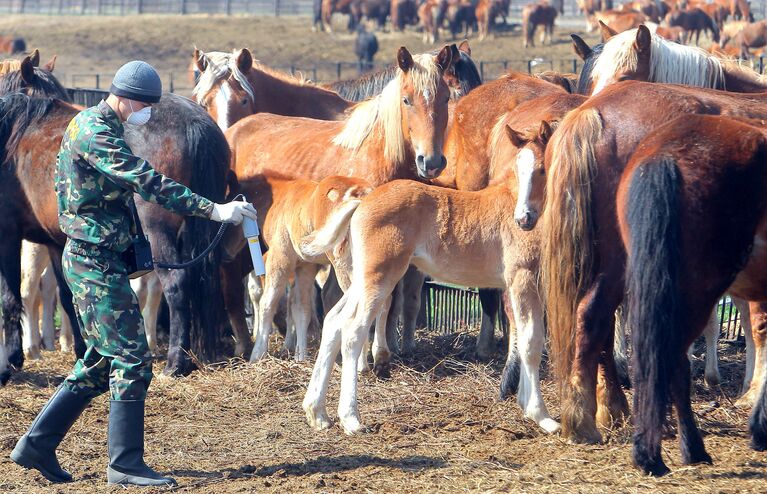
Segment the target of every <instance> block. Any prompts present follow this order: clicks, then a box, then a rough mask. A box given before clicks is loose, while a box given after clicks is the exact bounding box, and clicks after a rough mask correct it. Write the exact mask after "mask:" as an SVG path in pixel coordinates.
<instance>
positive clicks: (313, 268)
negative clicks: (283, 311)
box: [290, 264, 319, 362]
mask: <svg viewBox="0 0 767 494" xmlns="http://www.w3.org/2000/svg"><path fill="white" fill-rule="evenodd" d="M318 269H319V266H317V265H316V264H302V265H300V266H298V268H297V269H296V277H295V283H294V287H293V291H292V294H293V297H292V304H291V307H290V312H291V314H293V324H294V325H295V328H296V330H295V332H296V356H295V358H296V361H298V362H303V361H304V360H306V356H307V348H308V337H307V330H308V328H309V322H310V321H311V318H312V312H314V302H313V301H314V277H315V276H317V270H318Z"/></svg>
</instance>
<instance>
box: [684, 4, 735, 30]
mask: <svg viewBox="0 0 767 494" xmlns="http://www.w3.org/2000/svg"><path fill="white" fill-rule="evenodd" d="M690 7H693V5H690ZM694 7H697V8H699V9H700V10H702V11H703V12H705V13H706V14H707V15H708V16H709V17H711V18H712V19H713V20H714V22H715V23H716V27H717V29H718V30H719V31H721V30H722V27H724V21H726V20H727V16H728V15H730V11H729V9H728V8H727V7H724V6H722V5H720V4H717V3H699V4H697V5H694Z"/></svg>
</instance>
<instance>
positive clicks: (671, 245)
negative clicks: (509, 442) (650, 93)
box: [616, 115, 767, 475]
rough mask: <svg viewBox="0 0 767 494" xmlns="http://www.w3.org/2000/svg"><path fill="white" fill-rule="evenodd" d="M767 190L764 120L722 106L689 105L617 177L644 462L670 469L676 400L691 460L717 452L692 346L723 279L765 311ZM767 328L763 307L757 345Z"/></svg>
mask: <svg viewBox="0 0 767 494" xmlns="http://www.w3.org/2000/svg"><path fill="white" fill-rule="evenodd" d="M760 125H761V122H760ZM693 135H694V136H695V138H694V139H690V136H693ZM765 194H767V137H765V134H764V130H763V129H761V128H756V127H752V126H750V125H748V124H746V123H743V122H739V121H736V120H733V119H730V118H726V117H720V116H695V115H688V116H684V117H681V118H678V119H676V120H673V121H671V122H669V123H668V124H666V125H663V126H661V127H659V128H657V129H656V130H655V131H653V132H651V133H650V134H649V135H647V137H645V139H644V140H643V141H642V142H641V143H639V145H638V146H637V148H636V151H635V152H634V153H633V155H632V156H631V158H630V160H629V162H628V164H627V166H626V169H625V170H624V172H623V174H622V176H621V178H620V183H619V185H618V194H617V200H616V202H617V212H618V218H619V221H620V232H621V237H622V238H623V243H624V245H625V246H626V250H627V252H628V257H627V266H626V291H627V293H628V307H629V325H630V327H631V331H632V338H633V349H634V388H635V392H634V406H633V409H634V424H635V427H636V431H635V433H634V441H633V442H634V447H633V460H634V464H635V465H636V466H637V467H638V468H640V469H642V470H643V471H644V472H646V473H650V474H652V475H664V474H665V473H667V472H668V471H669V469H668V467H667V466H666V465H665V463H664V461H663V458H662V455H661V438H662V435H663V425H664V421H665V417H666V413H667V409H668V408H669V407H670V405H671V404H673V405H674V408H675V409H676V415H677V423H678V431H679V432H678V434H679V445H680V449H681V453H682V463H683V464H685V465H689V464H695V463H711V457H710V456H709V454H708V453H707V452H706V449H705V447H704V445H703V438H702V437H701V434H700V431H699V430H698V426H697V424H696V423H695V416H694V413H693V410H692V407H691V404H690V365H689V361H688V360H687V357H686V355H685V350H686V348H687V347H688V346H689V345H690V344H691V343H692V342H693V341H694V340H695V338H696V337H697V336H698V335H699V334H700V333H701V332H702V330H703V328H704V327H705V326H706V324H707V323H708V319H709V316H710V314H711V309H712V307H714V306H715V305H716V303H717V300H718V299H719V297H721V296H722V295H723V294H724V292H725V290H728V291H730V292H731V293H733V294H735V295H737V296H739V297H743V298H746V299H748V300H753V301H755V302H754V303H752V304H751V307H755V308H757V310H760V311H762V312H763V308H762V309H760V306H763V305H764V303H763V302H764V301H765V300H767V276H765V267H767V251H766V250H765V248H764V246H763V241H762V239H763V238H765V236H766V235H767V201H766V200H765ZM733 217H737V221H732V219H733ZM760 302H761V303H760ZM765 328H766V327H765V323H764V319H762V320H760V321H759V324H758V325H755V326H754V328H753V329H754V336H755V340H756V341H755V344H756V346H757V347H763V346H764V345H765V343H767V341H766V340H767V338H766V337H767V331H766V330H765ZM758 365H759V366H760V367H762V368H763V367H765V362H764V361H762V362H759V364H758ZM764 376H765V374H764V373H763V372H762V374H761V375H760V376H759V378H760V380H761V381H764ZM759 385H760V392H759V396H758V398H757V401H756V404H755V406H754V408H753V412H752V414H751V420H750V423H749V428H750V431H751V447H752V448H753V449H755V450H757V451H764V450H767V387H765V386H764V382H760V383H759Z"/></svg>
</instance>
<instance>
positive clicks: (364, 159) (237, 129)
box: [226, 46, 453, 186]
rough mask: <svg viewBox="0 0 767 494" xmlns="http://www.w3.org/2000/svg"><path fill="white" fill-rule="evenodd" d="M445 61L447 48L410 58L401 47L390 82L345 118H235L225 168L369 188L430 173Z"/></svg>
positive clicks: (443, 121)
mask: <svg viewBox="0 0 767 494" xmlns="http://www.w3.org/2000/svg"><path fill="white" fill-rule="evenodd" d="M452 56H453V50H452V48H451V47H450V46H445V47H444V48H443V49H442V50H441V51H440V52H439V53H438V54H437V55H436V56H434V55H429V54H424V55H416V56H415V57H413V56H411V55H410V53H409V52H408V51H407V49H405V48H401V49H400V50H399V52H398V55H397V63H398V72H397V75H396V77H395V78H394V79H393V80H392V81H391V82H389V84H388V85H387V86H386V87H385V88H384V90H383V92H382V93H381V94H380V95H378V96H376V97H374V98H372V99H370V100H367V101H364V102H362V103H358V104H356V105H355V106H354V107H353V108H352V109H350V111H349V112H348V113H347V115H346V120H345V121H340V122H336V121H321V120H312V119H307V118H297V117H284V116H278V115H271V114H264V113H260V114H255V115H251V116H249V117H247V118H245V119H242V120H240V121H239V122H237V123H236V124H235V125H234V126H232V127H231V128H230V129H229V130H227V132H226V135H227V140H228V142H229V143H230V146H231V148H232V169H233V170H234V171H235V174H236V175H237V177H238V179H243V180H246V179H248V178H249V177H253V176H256V175H258V174H263V173H267V174H269V173H272V174H274V173H277V174H281V175H283V176H286V177H287V178H308V179H312V180H319V179H322V178H324V177H326V176H329V175H338V174H344V175H349V176H357V177H365V178H366V179H367V180H369V181H370V182H371V183H372V184H373V185H374V186H375V185H379V184H381V183H384V182H388V181H390V180H393V179H395V178H413V179H416V178H419V177H423V178H432V177H434V176H436V175H437V174H439V172H440V171H441V170H442V169H443V168H444V166H445V158H444V156H443V154H442V144H443V141H444V135H445V128H446V126H447V113H448V112H447V106H448V100H449V96H450V94H449V90H448V88H447V84H446V83H445V81H444V72H445V71H446V70H449V68H450V65H451V63H452ZM296 135H307V136H308V135H311V136H312V137H311V139H304V140H302V139H296V137H295V136H296ZM282 153H287V154H284V155H283V154H282ZM280 155H282V156H290V157H291V159H290V161H289V163H290V166H289V167H286V163H285V160H284V159H276V158H277V156H280ZM267 156H273V157H274V158H275V160H269V159H264V158H265V157H267Z"/></svg>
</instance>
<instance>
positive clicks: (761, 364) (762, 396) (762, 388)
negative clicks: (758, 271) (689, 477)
mask: <svg viewBox="0 0 767 494" xmlns="http://www.w3.org/2000/svg"><path fill="white" fill-rule="evenodd" d="M749 310H750V311H751V334H752V335H753V338H754V347H755V355H756V362H755V364H754V377H753V380H752V381H751V388H750V389H757V390H758V391H757V392H756V393H754V395H753V396H754V398H755V400H754V402H755V404H754V408H753V410H752V411H751V418H750V420H749V422H748V426H749V430H750V431H751V448H753V449H755V450H756V451H765V450H767V383H766V382H765V381H767V304H765V303H753V302H752V303H751V304H749Z"/></svg>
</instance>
